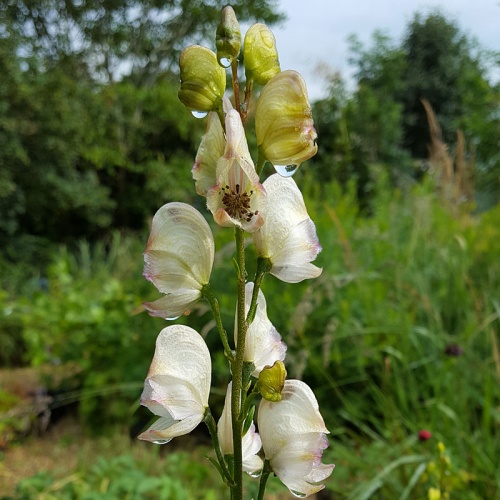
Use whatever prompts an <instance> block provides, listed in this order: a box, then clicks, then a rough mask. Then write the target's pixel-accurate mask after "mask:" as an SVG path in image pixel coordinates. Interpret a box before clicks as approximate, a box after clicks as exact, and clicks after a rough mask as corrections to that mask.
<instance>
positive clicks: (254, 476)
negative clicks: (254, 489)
mask: <svg viewBox="0 0 500 500" xmlns="http://www.w3.org/2000/svg"><path fill="white" fill-rule="evenodd" d="M248 475H249V476H250V477H253V478H256V477H260V472H249V473H248Z"/></svg>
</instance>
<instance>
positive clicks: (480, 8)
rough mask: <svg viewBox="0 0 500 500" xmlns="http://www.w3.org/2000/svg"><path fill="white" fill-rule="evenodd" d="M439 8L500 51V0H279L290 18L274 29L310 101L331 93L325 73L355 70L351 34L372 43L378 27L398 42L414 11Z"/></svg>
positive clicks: (285, 62) (283, 57) (286, 63)
mask: <svg viewBox="0 0 500 500" xmlns="http://www.w3.org/2000/svg"><path fill="white" fill-rule="evenodd" d="M436 8H437V9H439V10H440V11H441V12H442V13H443V14H444V15H445V17H446V18H447V19H450V20H453V21H456V22H457V24H458V26H459V27H460V29H461V30H462V32H464V33H465V34H467V35H471V36H474V37H476V38H477V40H478V41H479V43H480V45H481V46H482V47H484V48H486V49H491V50H495V51H500V0H434V1H432V0H430V1H424V0H280V10H281V11H282V12H284V13H285V14H286V15H287V17H288V19H287V20H286V21H285V22H284V23H283V24H282V25H280V26H273V27H272V31H273V33H274V35H275V37H276V43H277V47H278V54H279V58H280V65H281V69H282V70H285V69H295V70H297V71H298V72H299V73H301V74H302V76H303V77H304V79H305V80H306V83H307V88H308V92H309V97H310V99H311V100H316V99H320V98H321V97H324V96H325V95H326V92H327V81H326V78H325V77H324V76H323V75H324V74H325V73H327V72H330V73H335V72H340V74H341V75H342V76H343V77H344V78H349V75H351V74H352V68H350V67H349V63H348V57H349V51H348V43H347V38H348V36H349V35H351V34H355V35H357V37H358V38H359V39H360V40H361V42H363V44H364V45H365V46H370V40H371V36H372V33H373V32H374V31H375V30H377V29H379V30H382V31H384V32H385V33H387V34H388V35H389V36H390V37H391V38H392V39H394V40H395V42H400V41H401V39H402V36H403V33H404V31H405V28H406V25H407V24H408V23H409V22H410V21H411V19H412V18H413V15H414V14H415V13H416V12H422V13H426V12H429V11H432V10H435V9H436ZM319 68H323V69H319ZM325 68H326V71H325ZM496 76H498V75H496Z"/></svg>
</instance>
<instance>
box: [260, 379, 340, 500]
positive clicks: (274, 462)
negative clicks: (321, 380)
mask: <svg viewBox="0 0 500 500" xmlns="http://www.w3.org/2000/svg"><path fill="white" fill-rule="evenodd" d="M281 394H282V399H281V401H279V402H276V403H274V402H271V401H267V400H262V401H261V403H260V406H259V413H258V419H257V423H258V426H259V433H260V437H261V439H262V447H263V449H264V454H265V457H266V460H268V461H269V463H270V465H271V468H272V470H273V472H274V473H275V474H276V475H277V476H278V477H279V479H280V480H281V482H282V483H283V484H284V485H285V486H286V487H287V488H288V489H289V490H290V491H291V492H292V493H294V494H295V495H297V496H301V497H304V496H309V495H312V494H313V493H316V492H318V491H319V490H322V489H323V488H324V484H321V482H322V481H324V480H325V479H326V478H327V477H328V476H329V475H330V474H331V473H332V470H333V468H334V465H333V464H332V465H325V464H322V463H321V457H322V454H323V450H324V449H325V448H326V447H327V446H328V440H327V439H326V434H328V429H327V428H326V427H325V423H324V421H323V418H322V416H321V414H320V413H319V407H318V402H317V401H316V398H315V396H314V394H313V392H312V390H311V389H310V387H309V386H308V385H307V384H305V383H304V382H301V381H300V380H287V381H286V382H285V386H284V388H283V391H282V393H281Z"/></svg>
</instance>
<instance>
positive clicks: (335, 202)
mask: <svg viewBox="0 0 500 500" xmlns="http://www.w3.org/2000/svg"><path fill="white" fill-rule="evenodd" d="M106 3H107V2H104V3H101V2H77V1H69V0H34V1H28V0H24V1H22V0H12V1H9V2H5V3H2V5H0V284H1V288H0V364H1V367H2V368H1V369H0V450H1V451H0V495H3V497H1V496H0V498H4V499H16V500H20V499H32V498H45V499H51V498H63V499H115V498H116V499H122V498H133V499H147V498H165V499H168V498H172V499H175V498H196V499H197V498H199V499H212V498H218V497H223V496H222V495H223V493H222V491H224V489H223V488H222V486H221V485H219V484H218V477H217V474H216V473H215V470H214V469H213V468H212V466H211V464H210V463H209V461H208V460H206V458H204V454H206V453H209V452H208V448H209V446H208V445H209V440H208V437H207V435H206V434H205V429H203V428H201V427H200V428H199V429H198V430H197V431H196V432H195V433H194V434H192V435H189V436H186V437H184V438H178V439H176V440H174V441H173V442H172V443H170V444H168V445H166V446H163V447H158V446H153V445H151V444H147V443H139V442H137V441H136V440H135V436H136V435H137V434H138V433H139V432H140V431H141V429H143V428H144V427H145V426H147V425H148V423H149V419H150V414H149V412H148V411H147V410H145V409H143V408H140V406H139V401H138V398H139V395H140V393H141V389H142V384H143V380H144V378H145V375H146V373H147V369H148V366H149V363H150V361H151V356H152V353H153V351H154V342H155V339H156V335H157V334H158V332H159V331H160V329H161V328H162V327H164V326H165V322H164V321H163V320H159V319H155V318H151V317H149V316H148V315H147V314H146V313H144V312H143V310H142V306H141V304H142V302H143V301H145V300H152V299H154V298H156V297H157V292H156V290H155V289H154V287H153V286H152V285H151V284H150V283H148V282H146V280H145V279H144V278H143V277H142V276H141V273H142V252H143V250H144V247H145V242H146V239H147V234H148V230H149V224H150V221H151V217H152V215H153V214H154V213H155V211H156V210H157V209H158V208H159V207H160V206H161V205H162V204H164V203H166V202H169V201H185V202H188V203H191V204H194V205H195V206H196V207H197V208H198V209H200V210H201V211H202V212H204V213H206V211H204V200H203V199H201V198H199V197H196V195H195V193H194V185H193V181H192V179H191V173H190V170H191V166H192V164H193V161H194V156H195V153H196V148H197V145H198V143H199V140H200V138H201V135H202V133H203V131H204V120H197V119H195V118H193V117H192V116H191V114H190V113H189V112H188V111H187V110H185V109H184V108H183V107H182V105H181V104H180V103H179V102H178V100H177V91H178V86H179V84H178V73H177V71H178V70H177V58H178V54H179V49H180V48H181V47H183V46H185V45H187V43H194V42H204V43H206V44H207V45H208V46H210V47H212V48H213V45H214V41H213V33H214V29H215V26H216V24H217V22H218V20H219V15H220V8H221V6H222V5H223V2H219V1H215V0H214V1H212V2H204V3H200V2H197V1H195V0H184V1H182V2H179V1H168V2H157V1H156V0H133V1H132V0H115V1H113V2H109V5H106V8H104V7H103V5H105V4H106ZM233 5H234V8H235V10H236V13H237V15H238V18H239V19H240V21H248V22H253V21H257V20H261V21H264V22H267V23H269V24H270V25H271V26H272V25H273V23H275V22H279V21H282V19H283V16H282V15H281V14H280V13H279V12H278V8H277V2H274V1H271V0H269V1H266V0H262V1H259V2H243V1H237V2H234V4H233ZM279 44H280V41H279V40H277V46H278V52H279V46H280V45H279ZM350 47H351V58H352V60H351V64H352V66H353V67H354V68H355V85H350V84H348V83H347V82H346V81H345V80H344V79H343V77H342V76H341V75H338V74H335V75H333V76H331V78H330V90H329V94H328V96H327V97H326V98H324V99H321V100H318V101H316V102H314V103H313V114H314V118H315V124H316V128H317V131H318V136H319V141H318V144H319V151H318V154H317V155H316V156H315V157H314V158H313V159H312V160H310V161H308V162H307V163H305V164H303V165H302V166H301V168H300V170H299V172H298V173H297V174H296V175H295V177H294V178H295V180H296V181H297V183H298V185H299V186H300V188H301V189H302V191H303V194H304V197H305V201H306V206H307V207H308V210H309V213H310V215H311V217H312V219H313V220H314V221H315V223H316V226H317V231H318V236H319V239H320V242H321V244H322V246H323V251H322V253H321V254H320V256H319V257H318V259H317V261H316V263H317V265H318V266H320V267H323V274H322V275H321V277H320V278H319V279H317V280H314V281H311V282H309V281H307V282H303V283H301V284H300V285H293V286H291V285H287V284H284V283H282V282H279V281H278V280H276V279H274V278H273V277H268V278H266V280H265V282H264V291H265V293H266V299H267V302H268V311H269V316H270V319H271V320H272V322H273V323H274V325H275V326H276V328H277V329H278V331H279V332H280V333H281V335H282V337H283V339H284V341H285V342H286V343H287V344H288V354H287V367H288V368H289V376H290V377H294V378H302V379H304V380H305V381H307V382H308V384H309V385H311V387H313V388H314V390H315V393H316V395H317V397H318V400H319V404H320V408H321V411H322V414H323V416H324V418H325V421H326V424H327V427H328V428H329V429H330V431H331V434H330V436H329V437H330V448H329V449H328V450H326V452H325V460H324V461H325V462H333V463H335V464H336V469H335V470H334V473H333V475H332V477H331V479H330V480H329V481H328V484H327V488H326V490H325V491H324V492H322V493H321V495H318V497H321V498H335V499H351V500H360V499H361V500H362V499H368V498H373V499H385V498H401V499H405V498H408V499H410V498H417V499H418V498H427V496H428V494H429V491H433V490H432V488H435V489H439V490H440V491H441V493H442V495H443V498H444V494H445V493H448V494H449V495H450V496H451V498H459V499H485V498H488V499H495V498H500V469H499V466H498V457H500V205H499V201H500V147H499V146H500V86H499V84H498V82H495V81H493V80H492V78H491V76H490V75H491V74H493V72H492V69H495V68H497V69H498V68H499V65H500V56H499V54H498V53H492V52H489V51H487V50H485V49H484V48H482V47H480V46H479V45H478V43H477V42H475V40H474V38H473V37H471V36H469V35H465V34H464V33H463V32H462V31H461V30H460V27H459V26H458V24H457V23H456V21H454V20H453V19H449V18H447V16H446V15H444V14H443V13H441V12H437V11H436V12H430V13H429V12H428V13H426V14H423V13H415V16H414V17H413V19H412V20H411V21H410V22H409V23H408V25H407V27H406V30H405V33H404V36H403V37H402V39H401V40H394V39H391V38H390V37H388V36H387V35H385V34H384V33H382V32H376V33H374V34H373V37H372V40H371V42H370V44H368V45H363V44H361V43H360V42H359V40H358V39H357V38H356V37H355V36H353V37H352V38H351V42H350ZM250 146H251V148H252V147H253V148H254V149H255V145H250ZM268 168H269V167H268ZM270 170H271V169H270V168H269V172H268V173H270ZM208 220H209V223H210V225H211V226H212V229H213V231H214V234H215V238H216V249H217V254H216V263H217V264H216V266H215V273H214V275H213V278H212V279H213V283H212V284H213V288H214V289H215V291H216V292H217V294H218V296H219V300H220V303H221V310H222V314H223V319H224V322H225V325H226V328H227V330H228V331H231V330H232V325H231V321H232V317H233V315H234V307H235V306H234V297H235V285H236V284H235V283H232V282H231V281H230V279H231V278H230V277H231V276H232V274H233V273H232V270H233V269H232V266H233V264H232V260H231V259H232V254H233V251H234V248H233V244H232V243H231V234H230V233H231V232H229V234H228V231H224V230H220V229H219V228H217V227H215V226H214V224H213V221H212V220H211V218H210V217H209V218H208ZM252 263H255V261H254V260H252V259H250V265H249V274H250V275H252V269H251V266H252ZM182 321H183V322H184V323H185V324H188V325H190V326H192V327H193V328H195V329H197V330H198V331H199V332H200V333H201V334H202V335H204V336H205V338H206V341H207V343H208V345H209V347H210V348H211V351H212V358H213V362H214V376H213V378H214V384H213V385H214V386H215V387H219V388H220V391H214V393H213V394H212V395H211V401H212V406H213V408H214V413H220V411H221V409H222V404H223V398H224V394H225V390H224V388H225V386H226V383H227V380H226V379H225V377H226V371H227V370H226V366H225V360H224V357H223V354H222V351H221V349H220V347H219V343H218V337H217V336H216V335H215V330H214V325H213V323H212V321H211V316H210V311H209V308H208V305H206V304H204V303H200V304H199V305H198V306H197V307H196V308H195V309H194V310H192V311H191V314H190V315H189V316H186V317H184V318H183V319H182ZM421 431H428V432H421ZM440 443H442V444H440ZM271 483H272V484H270V488H271V490H270V498H273V497H274V498H288V494H287V493H286V492H285V490H284V489H283V487H281V486H280V485H279V484H278V481H274V482H273V481H271ZM248 484H249V495H250V494H251V493H252V487H253V486H252V484H253V483H252V482H251V480H249V482H248Z"/></svg>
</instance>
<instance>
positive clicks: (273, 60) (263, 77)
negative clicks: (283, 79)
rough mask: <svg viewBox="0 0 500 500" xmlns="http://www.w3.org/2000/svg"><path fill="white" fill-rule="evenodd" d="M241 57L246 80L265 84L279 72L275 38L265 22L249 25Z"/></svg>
mask: <svg viewBox="0 0 500 500" xmlns="http://www.w3.org/2000/svg"><path fill="white" fill-rule="evenodd" d="M243 59H244V63H245V75H246V78H247V81H250V80H253V81H254V82H255V83H258V84H259V85H265V84H266V83H267V82H268V81H269V80H270V79H271V78H272V77H273V76H275V75H277V74H278V73H279V72H280V62H279V59H278V51H277V50H276V40H275V38H274V35H273V32H272V31H271V30H270V29H269V28H268V27H267V26H266V25H265V24H260V23H257V24H254V25H253V26H250V29H249V30H248V31H247V33H246V35H245V44H244V47H243Z"/></svg>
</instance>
